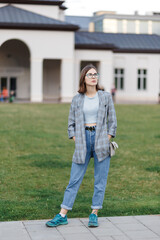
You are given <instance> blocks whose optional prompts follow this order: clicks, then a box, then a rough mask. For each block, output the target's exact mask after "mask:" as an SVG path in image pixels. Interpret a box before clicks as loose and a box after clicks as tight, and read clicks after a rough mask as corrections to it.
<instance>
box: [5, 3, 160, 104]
mask: <svg viewBox="0 0 160 240" xmlns="http://www.w3.org/2000/svg"><path fill="white" fill-rule="evenodd" d="M63 2H64V1H60V0H58V1H55V0H43V1H42V0H41V1H40V0H39V1H36V0H32V1H31V0H28V1H25V0H24V1H23V0H21V1H18V0H17V1H16V0H12V1H5V0H4V1H1V0H0V92H1V91H2V89H3V88H4V87H7V88H8V91H9V92H10V91H11V90H14V91H15V94H16V98H17V99H19V100H26V101H31V102H43V101H57V102H70V101H71V100H72V97H73V96H74V95H75V94H76V93H77V90H78V84H79V76H80V70H81V69H82V68H83V67H84V66H85V65H86V64H88V63H93V64H94V65H95V66H96V67H97V68H98V71H99V73H100V80H99V82H100V85H101V86H102V87H103V88H104V89H105V90H106V91H109V92H110V90H111V88H112V85H113V83H115V85H116V87H117V101H122V102H123V101H124V102H136V101H140V102H142V103H147V102H153V103H154V102H155V103H156V102H157V101H158V94H159V92H160V36H158V35H155V34H138V35H137V34H124V33H121V34H120V33H98V32H88V31H80V29H79V27H78V26H77V25H75V24H72V23H69V22H68V21H64V19H65V15H64V11H65V9H66V8H65V7H64V6H63Z"/></svg>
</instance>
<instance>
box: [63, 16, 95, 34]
mask: <svg viewBox="0 0 160 240" xmlns="http://www.w3.org/2000/svg"><path fill="white" fill-rule="evenodd" d="M92 18H93V17H85V16H84V17H83V16H69V15H68V16H67V15H66V16H65V20H66V21H67V22H69V23H72V24H76V25H78V26H79V27H80V28H81V29H80V30H82V31H88V29H89V23H90V22H91V20H92Z"/></svg>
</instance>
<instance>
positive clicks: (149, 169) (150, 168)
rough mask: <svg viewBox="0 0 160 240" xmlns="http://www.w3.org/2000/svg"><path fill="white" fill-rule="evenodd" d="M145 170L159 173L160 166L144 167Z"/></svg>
mask: <svg viewBox="0 0 160 240" xmlns="http://www.w3.org/2000/svg"><path fill="white" fill-rule="evenodd" d="M146 170H147V171H149V172H157V173H159V172H160V166H153V167H148V168H146Z"/></svg>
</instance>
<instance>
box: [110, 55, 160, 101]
mask: <svg viewBox="0 0 160 240" xmlns="http://www.w3.org/2000/svg"><path fill="white" fill-rule="evenodd" d="M113 66H114V68H124V69H125V74H124V89H123V90H118V91H117V94H116V96H117V100H129V101H142V102H143V101H144V102H155V101H157V99H158V93H159V90H160V89H159V87H160V86H159V84H160V82H159V81H160V80H159V79H160V54H138V53H137V54H136V53H134V54H132V53H127V54H125V53H123V54H119V53H115V54H114V60H113ZM137 69H147V88H146V90H138V89H137V78H138V77H137ZM113 79H114V75H113Z"/></svg>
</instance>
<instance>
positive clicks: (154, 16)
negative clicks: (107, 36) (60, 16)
mask: <svg viewBox="0 0 160 240" xmlns="http://www.w3.org/2000/svg"><path fill="white" fill-rule="evenodd" d="M65 19H66V21H68V22H71V23H74V24H77V25H79V26H80V28H81V31H86V30H87V31H90V32H93V31H95V32H106V33H108V32H109V33H135V34H159V35H160V12H147V13H146V15H139V14H138V12H137V11H135V14H134V15H127V14H117V13H116V12H114V11H97V12H95V13H94V15H93V16H92V17H80V16H79V17H77V16H65ZM86 20H87V21H86Z"/></svg>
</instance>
